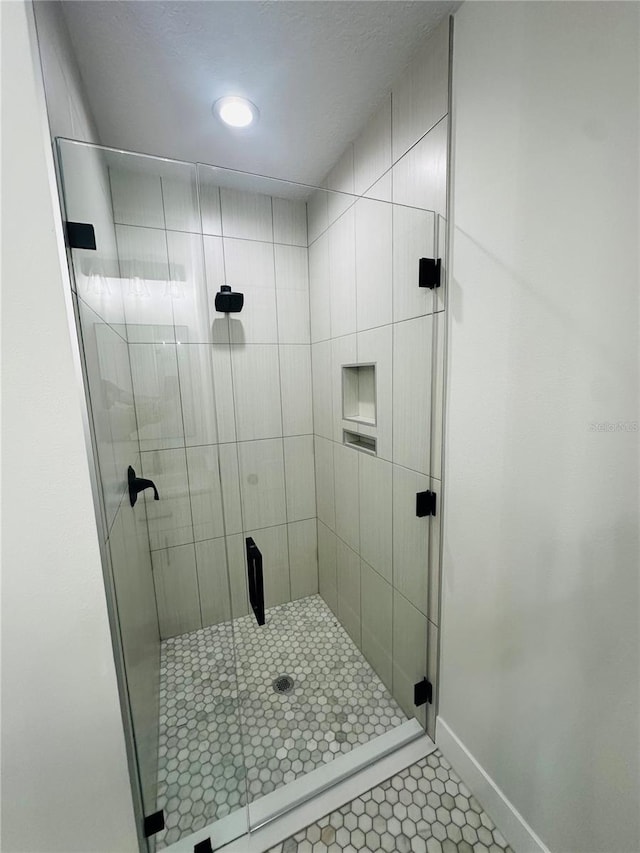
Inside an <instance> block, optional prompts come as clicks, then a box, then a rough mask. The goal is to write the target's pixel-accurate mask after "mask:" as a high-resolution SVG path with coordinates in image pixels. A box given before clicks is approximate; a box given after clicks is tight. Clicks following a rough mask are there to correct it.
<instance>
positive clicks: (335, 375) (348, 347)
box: [331, 335, 358, 444]
mask: <svg viewBox="0 0 640 853" xmlns="http://www.w3.org/2000/svg"><path fill="white" fill-rule="evenodd" d="M357 361H358V348H357V339H356V336H355V335H346V336H345V337H342V338H333V339H332V340H331V396H332V400H333V431H332V434H331V437H332V438H333V440H334V441H337V442H339V443H340V444H342V428H343V419H342V368H343V365H345V364H355V363H356V362H357ZM345 426H347V427H348V428H349V429H351V430H354V431H356V432H357V424H352V423H348V422H347V423H345Z"/></svg>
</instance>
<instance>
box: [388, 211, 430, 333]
mask: <svg viewBox="0 0 640 853" xmlns="http://www.w3.org/2000/svg"><path fill="white" fill-rule="evenodd" d="M434 224H435V217H434V214H433V213H430V212H429V211H426V210H417V209H416V208H414V207H402V206H400V205H394V206H393V319H394V321H395V322H396V323H397V322H399V321H401V320H409V319H411V318H412V317H421V316H422V315H424V314H431V313H432V312H433V310H434V300H435V297H434V295H433V294H434V291H433V290H430V289H429V288H427V287H419V286H418V281H419V264H420V258H434V257H436V255H435V246H434Z"/></svg>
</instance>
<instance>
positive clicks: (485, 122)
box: [440, 3, 640, 853]
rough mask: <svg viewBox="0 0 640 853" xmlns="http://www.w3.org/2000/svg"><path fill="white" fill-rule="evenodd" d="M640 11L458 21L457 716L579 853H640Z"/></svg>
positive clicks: (544, 11)
mask: <svg viewBox="0 0 640 853" xmlns="http://www.w3.org/2000/svg"><path fill="white" fill-rule="evenodd" d="M639 12H640V10H639V8H638V6H637V5H636V4H624V3H622V4H618V3H585V4H582V3H495V4H494V3H466V4H465V5H464V6H463V7H462V8H461V10H460V11H459V12H458V13H457V14H456V16H455V26H454V31H455V39H454V68H453V79H454V88H453V98H454V101H453V103H454V106H453V126H454V152H453V183H454V194H453V213H452V215H453V221H454V227H453V244H452V270H451V279H450V306H449V310H450V328H449V342H450V345H449V354H448V377H447V388H448V396H447V417H446V433H445V448H446V454H445V455H446V466H445V478H446V483H447V492H446V496H445V500H446V505H445V514H444V519H445V520H444V556H443V561H444V562H443V585H444V592H443V602H442V608H443V609H442V631H443V636H442V658H441V682H440V715H441V717H442V719H443V720H444V721H445V722H446V723H447V725H448V726H449V727H450V729H451V730H452V731H453V732H454V734H455V735H456V736H457V737H458V738H459V739H460V741H462V744H463V745H464V746H465V747H466V749H467V750H468V751H469V752H470V753H471V755H472V756H473V758H475V760H476V761H477V762H478V763H479V764H480V765H481V767H482V768H483V770H484V771H485V772H486V773H487V774H488V775H489V776H490V777H491V779H492V780H493V781H494V783H495V784H496V785H497V786H498V788H500V789H501V790H502V792H503V794H504V795H505V796H506V797H507V798H508V799H509V800H510V801H511V803H512V805H513V806H514V807H515V808H516V809H517V810H518V811H519V812H520V814H521V815H522V816H523V818H524V819H525V820H526V821H527V822H528V823H529V825H530V826H531V827H532V829H533V830H534V831H535V832H536V833H537V834H538V835H539V836H540V838H541V839H542V841H543V842H544V843H545V844H546V845H547V846H548V847H549V849H550V850H553V851H558V853H560V851H562V853H584V851H602V853H604V851H607V853H630V851H635V850H638V849H639V848H640V834H639V831H638V808H637V805H638V801H639V799H640V794H639V790H638V735H639V732H638V724H639V723H638V721H639V718H640V716H639V711H638V648H639V644H638V431H637V430H638V387H639V383H638V251H637V238H638V230H639V221H638V150H639V139H638V80H639V75H638V56H639V52H638V46H639V42H638V23H639V18H638V16H639Z"/></svg>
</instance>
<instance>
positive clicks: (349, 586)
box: [336, 538, 362, 648]
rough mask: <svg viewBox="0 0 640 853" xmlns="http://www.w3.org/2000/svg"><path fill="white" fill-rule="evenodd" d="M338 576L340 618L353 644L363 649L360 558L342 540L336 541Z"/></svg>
mask: <svg viewBox="0 0 640 853" xmlns="http://www.w3.org/2000/svg"><path fill="white" fill-rule="evenodd" d="M336 575H337V580H338V618H339V619H340V621H341V622H342V624H343V626H344V628H345V629H346V631H347V633H348V634H349V636H350V637H351V639H352V640H353V642H354V643H355V644H356V645H357V646H358V648H361V647H362V634H361V623H360V557H358V555H357V554H356V552H355V551H352V550H351V548H349V547H348V546H347V545H345V543H344V542H343V541H342V540H341V539H340V538H338V539H337V540H336Z"/></svg>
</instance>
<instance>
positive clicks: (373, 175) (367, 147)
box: [353, 95, 391, 194]
mask: <svg viewBox="0 0 640 853" xmlns="http://www.w3.org/2000/svg"><path fill="white" fill-rule="evenodd" d="M353 166H354V182H353V183H354V191H355V192H356V193H358V194H360V193H364V192H365V191H366V190H368V189H369V187H371V186H372V185H373V184H375V182H376V181H377V180H378V179H379V178H381V177H382V175H383V174H384V173H385V172H386V171H387V170H388V169H390V168H391V96H390V95H387V97H386V98H385V99H384V101H383V102H382V106H381V107H379V109H378V111H377V112H376V113H375V115H374V116H373V117H372V118H371V119H370V120H369V121H368V122H367V125H366V126H365V129H364V130H363V131H362V133H361V134H360V136H358V138H357V139H356V141H355V143H354V146H353Z"/></svg>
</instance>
